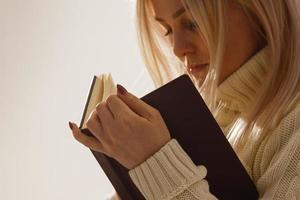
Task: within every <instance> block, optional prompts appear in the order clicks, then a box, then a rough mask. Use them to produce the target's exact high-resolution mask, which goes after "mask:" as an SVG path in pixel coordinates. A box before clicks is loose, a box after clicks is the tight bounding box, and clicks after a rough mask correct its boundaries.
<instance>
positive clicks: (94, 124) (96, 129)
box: [86, 110, 104, 141]
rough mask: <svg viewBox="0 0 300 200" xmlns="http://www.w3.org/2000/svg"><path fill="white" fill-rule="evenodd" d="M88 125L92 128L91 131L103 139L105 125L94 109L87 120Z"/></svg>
mask: <svg viewBox="0 0 300 200" xmlns="http://www.w3.org/2000/svg"><path fill="white" fill-rule="evenodd" d="M86 127H87V128H88V129H89V130H90V132H91V133H92V134H93V135H94V136H95V137H96V138H97V139H98V140H99V141H102V140H103V139H104V138H103V132H104V130H103V125H102V122H101V120H100V119H99V117H98V113H97V111H96V110H94V111H93V112H92V113H91V115H90V117H89V119H88V120H87V122H86Z"/></svg>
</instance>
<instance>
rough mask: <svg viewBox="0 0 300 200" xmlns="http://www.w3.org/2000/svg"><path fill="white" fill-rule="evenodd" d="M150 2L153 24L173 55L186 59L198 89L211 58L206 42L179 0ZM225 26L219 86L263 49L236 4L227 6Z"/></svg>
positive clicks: (152, 0)
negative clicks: (159, 26)
mask: <svg viewBox="0 0 300 200" xmlns="http://www.w3.org/2000/svg"><path fill="white" fill-rule="evenodd" d="M151 2H152V5H153V9H154V13H155V16H154V17H155V20H156V21H157V22H158V23H159V24H161V25H162V26H163V27H164V29H165V30H166V34H165V37H169V39H170V41H171V44H172V48H173V52H174V54H175V55H176V56H177V57H178V58H179V59H180V60H182V61H185V59H186V62H187V67H188V71H189V72H190V74H191V75H192V76H193V77H194V78H195V79H196V80H197V81H198V82H199V83H200V85H201V84H202V82H203V81H204V78H205V76H206V74H207V72H208V65H209V64H210V55H209V51H208V46H207V42H206V41H205V39H204V38H203V37H202V36H201V34H200V33H199V31H198V27H197V26H196V24H195V22H194V21H193V20H192V18H191V17H189V15H188V13H187V12H185V9H184V7H183V5H182V3H181V1H180V0H151ZM225 23H226V25H227V26H228V30H227V32H226V34H225V37H226V47H225V57H224V60H223V63H222V66H221V72H220V80H219V83H221V82H222V81H223V80H225V79H226V78H227V77H228V76H229V75H230V74H231V73H233V72H234V71H236V70H237V69H238V68H239V67H240V66H241V65H242V64H243V63H244V62H245V61H246V60H248V59H249V58H250V57H251V56H252V55H253V54H254V53H255V52H256V51H258V50H259V49H260V48H261V47H262V42H261V40H260V39H259V37H257V34H256V31H255V30H254V28H253V27H252V25H251V23H250V21H249V20H248V19H247V17H246V15H245V14H244V13H243V12H242V10H241V8H240V7H238V5H237V4H234V3H231V4H230V5H229V10H228V11H227V19H225ZM200 29H201V27H200Z"/></svg>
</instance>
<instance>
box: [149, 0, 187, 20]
mask: <svg viewBox="0 0 300 200" xmlns="http://www.w3.org/2000/svg"><path fill="white" fill-rule="evenodd" d="M151 4H152V6H153V10H154V14H155V16H156V17H161V18H165V19H167V18H171V17H172V15H173V14H174V13H175V12H176V11H178V10H179V9H181V8H182V7H183V5H182V3H181V0H151Z"/></svg>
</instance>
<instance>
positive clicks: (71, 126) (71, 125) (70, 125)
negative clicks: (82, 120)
mask: <svg viewBox="0 0 300 200" xmlns="http://www.w3.org/2000/svg"><path fill="white" fill-rule="evenodd" d="M69 127H70V129H71V130H72V131H73V124H72V123H71V122H69Z"/></svg>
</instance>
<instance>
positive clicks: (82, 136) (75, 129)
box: [71, 123, 104, 153]
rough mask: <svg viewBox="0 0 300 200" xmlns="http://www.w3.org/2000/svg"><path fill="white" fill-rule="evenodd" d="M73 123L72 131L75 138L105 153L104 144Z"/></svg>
mask: <svg viewBox="0 0 300 200" xmlns="http://www.w3.org/2000/svg"><path fill="white" fill-rule="evenodd" d="M71 124H72V133H73V136H74V138H75V139H76V140H77V141H78V142H80V143H81V144H83V145H84V146H86V147H88V148H90V149H92V150H94V151H98V152H102V153H104V150H103V145H102V144H101V142H100V141H98V140H97V139H96V138H94V137H89V136H87V135H85V134H84V133H82V132H81V130H80V129H79V128H78V126H77V125H76V124H75V123H71Z"/></svg>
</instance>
